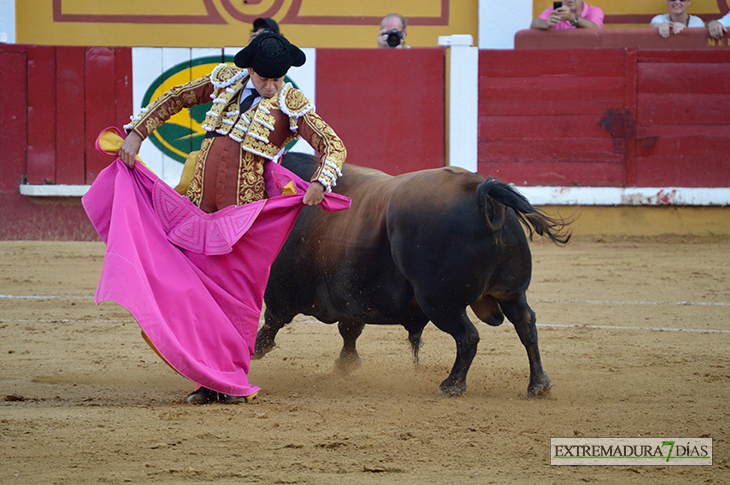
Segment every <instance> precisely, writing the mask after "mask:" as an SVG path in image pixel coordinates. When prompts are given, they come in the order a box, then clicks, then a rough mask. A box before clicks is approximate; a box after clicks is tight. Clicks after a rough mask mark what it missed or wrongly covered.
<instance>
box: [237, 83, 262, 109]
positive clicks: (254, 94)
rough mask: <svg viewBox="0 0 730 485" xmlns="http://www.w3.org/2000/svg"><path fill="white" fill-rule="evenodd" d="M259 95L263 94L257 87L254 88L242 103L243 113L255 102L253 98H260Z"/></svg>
mask: <svg viewBox="0 0 730 485" xmlns="http://www.w3.org/2000/svg"><path fill="white" fill-rule="evenodd" d="M259 96H261V95H260V94H259V92H258V91H256V90H255V89H254V90H253V92H252V93H251V94H249V95H248V96H246V98H245V99H244V100H243V103H241V113H245V112H246V111H248V109H249V108H250V107H251V105H252V104H253V100H254V99H256V98H258V97H259Z"/></svg>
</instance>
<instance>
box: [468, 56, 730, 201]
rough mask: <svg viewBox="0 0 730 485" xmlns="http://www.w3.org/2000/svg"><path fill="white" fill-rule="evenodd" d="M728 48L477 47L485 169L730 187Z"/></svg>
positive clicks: (567, 180)
mask: <svg viewBox="0 0 730 485" xmlns="http://www.w3.org/2000/svg"><path fill="white" fill-rule="evenodd" d="M728 61H730V50H721V51H710V50H703V51H666V50H665V51H637V50H635V49H603V50H600V51H596V50H590V49H580V50H578V49H561V50H516V51H481V52H480V57H479V75H480V82H479V86H480V89H479V171H480V172H481V173H483V174H485V175H496V176H499V177H500V178H502V179H504V180H507V181H509V182H513V183H516V184H518V185H568V186H570V185H585V186H626V185H635V186H645V187H646V186H649V187H669V186H678V187H727V186H728V185H729V184H730V153H728V150H727V147H728V145H729V143H728V142H729V141H730V89H728V88H730V80H729V79H730V77H729V76H728V75H729V74H730V67H728Z"/></svg>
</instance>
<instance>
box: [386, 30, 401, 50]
mask: <svg viewBox="0 0 730 485" xmlns="http://www.w3.org/2000/svg"><path fill="white" fill-rule="evenodd" d="M402 40H403V32H401V31H400V30H398V29H393V30H391V31H390V32H388V47H398V46H399V45H400V42H401V41H402Z"/></svg>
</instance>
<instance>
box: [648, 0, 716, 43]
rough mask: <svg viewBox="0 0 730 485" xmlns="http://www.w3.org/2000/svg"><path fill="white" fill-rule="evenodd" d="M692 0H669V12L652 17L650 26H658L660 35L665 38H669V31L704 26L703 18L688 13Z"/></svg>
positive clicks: (675, 31) (675, 32)
mask: <svg viewBox="0 0 730 485" xmlns="http://www.w3.org/2000/svg"><path fill="white" fill-rule="evenodd" d="M691 3H692V2H691V1H690V0H667V7H668V8H669V13H665V14H662V15H657V16H656V17H654V18H653V19H651V24H650V27H657V28H658V29H659V35H661V36H662V37H664V38H665V39H668V38H669V31H670V30H671V31H672V33H674V34H678V33H680V32H682V31H683V30H684V29H685V28H686V27H704V26H705V23H704V22H703V21H702V19H701V18H699V17H696V16H694V15H689V14H688V13H687V7H689V6H690V4H691Z"/></svg>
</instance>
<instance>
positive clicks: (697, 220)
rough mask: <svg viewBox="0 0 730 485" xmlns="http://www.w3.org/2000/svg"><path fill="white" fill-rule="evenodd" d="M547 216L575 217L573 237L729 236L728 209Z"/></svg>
mask: <svg viewBox="0 0 730 485" xmlns="http://www.w3.org/2000/svg"><path fill="white" fill-rule="evenodd" d="M541 209H543V210H545V212H547V213H548V214H550V215H556V214H559V215H560V216H562V217H570V216H577V219H576V221H575V222H574V223H573V224H572V226H571V227H572V230H573V234H574V235H575V236H598V235H606V236H660V235H664V234H673V235H682V236H711V235H722V236H730V207H676V206H672V207H643V206H618V207H605V206H583V207H575V206H559V207H557V206H545V207H541Z"/></svg>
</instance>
